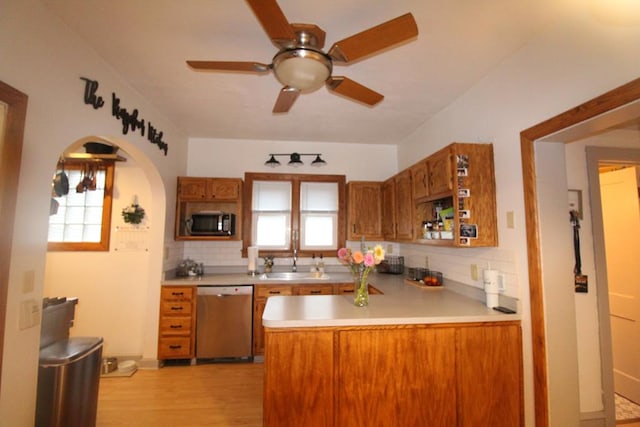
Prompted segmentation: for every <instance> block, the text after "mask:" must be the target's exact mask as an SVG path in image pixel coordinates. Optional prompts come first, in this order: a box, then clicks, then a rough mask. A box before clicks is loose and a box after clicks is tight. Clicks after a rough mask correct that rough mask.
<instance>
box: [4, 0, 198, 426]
mask: <svg viewBox="0 0 640 427" xmlns="http://www.w3.org/2000/svg"><path fill="white" fill-rule="evenodd" d="M0 10H1V11H0V58H2V60H0V78H1V79H2V80H3V81H4V82H5V83H7V84H8V85H10V86H13V87H14V88H16V89H18V90H20V91H22V92H24V93H26V94H27V95H28V97H29V103H28V109H27V117H26V127H25V135H24V147H23V153H22V167H21V173H20V181H19V188H18V200H17V203H16V210H17V215H16V222H15V230H16V232H15V234H14V241H13V249H12V259H11V267H10V272H9V289H8V295H7V313H6V330H5V343H4V357H3V364H2V367H3V371H2V384H1V389H0V420H2V421H1V424H2V425H11V426H27V425H33V416H34V411H35V391H36V379H37V366H38V346H39V337H40V328H39V327H34V328H29V329H25V330H20V329H19V328H18V309H19V306H20V303H21V302H22V301H25V300H35V301H39V300H40V299H41V298H42V296H43V288H44V277H45V263H46V241H47V228H48V213H49V199H50V191H51V187H50V184H51V177H52V174H53V171H54V168H55V163H56V160H57V159H58V156H59V155H60V153H61V152H62V151H63V150H64V149H65V148H66V147H67V146H68V145H69V144H71V143H74V142H76V141H78V140H80V139H82V138H84V137H86V136H88V135H102V136H105V137H108V138H111V139H113V140H115V141H117V142H118V143H119V144H118V145H120V146H124V147H126V150H127V152H128V153H129V154H131V155H132V156H134V157H135V159H136V162H137V163H138V164H139V165H140V166H141V167H142V168H143V169H144V170H145V175H146V177H147V179H148V180H149V182H150V185H151V192H153V194H154V197H153V200H152V201H151V204H150V209H151V210H152V211H155V212H158V213H159V214H160V213H161V214H160V218H154V223H153V224H154V229H153V232H152V237H151V239H152V252H151V253H150V254H149V270H148V271H147V273H146V278H143V279H142V283H140V286H142V287H143V288H142V289H144V291H143V292H144V293H146V297H145V298H144V305H141V304H140V303H139V304H137V306H136V307H135V309H137V310H141V311H142V312H143V313H145V315H144V317H145V318H144V324H143V326H142V329H143V330H144V334H145V336H144V340H143V343H142V347H143V349H142V351H143V352H144V353H149V354H155V351H156V350H155V347H156V346H157V339H156V336H155V334H157V319H158V316H157V313H158V304H159V292H158V286H159V283H160V279H161V275H162V269H163V257H162V252H163V248H164V246H165V245H167V246H170V245H173V242H172V241H171V239H170V237H171V236H172V232H171V233H168V234H167V236H169V241H168V242H165V241H164V236H165V234H166V233H165V232H166V230H167V229H170V230H172V229H173V215H174V203H175V182H176V181H175V179H176V176H178V175H182V174H184V173H185V171H186V140H187V139H186V136H185V135H184V133H183V132H182V131H181V130H180V129H179V128H177V127H176V126H175V125H174V124H172V123H171V122H170V121H169V120H168V119H167V118H166V117H163V116H162V115H161V114H160V113H159V112H158V111H157V110H156V109H155V108H154V107H153V106H152V105H150V104H149V103H148V102H146V101H145V100H144V99H143V98H141V97H140V95H139V94H138V93H136V92H135V91H133V90H132V89H131V88H130V87H129V86H128V85H127V83H126V82H124V81H123V80H122V79H121V78H119V76H118V75H117V74H116V73H114V71H113V70H112V68H111V67H110V66H109V65H108V64H106V63H105V62H104V61H102V60H101V59H100V58H99V57H97V56H96V54H95V52H94V51H93V50H92V49H91V48H90V47H88V46H87V45H86V44H85V43H84V42H83V41H82V40H81V39H80V38H78V37H77V36H75V35H74V34H73V33H72V32H71V31H70V30H68V29H67V28H66V27H65V26H63V25H62V24H61V23H60V22H59V20H58V19H57V18H56V17H55V16H53V15H51V14H50V13H49V12H48V11H47V10H46V9H45V8H44V7H43V6H42V4H41V3H40V2H39V1H37V0H2V3H1V6H0ZM81 76H85V77H89V78H92V79H96V80H98V81H99V82H100V87H99V92H100V93H101V94H102V95H103V96H104V97H105V98H106V99H107V104H106V106H105V107H104V108H102V109H99V110H94V109H93V108H91V107H90V106H88V105H85V104H84V103H83V93H84V83H83V82H82V81H81V80H80V77H81ZM111 92H115V93H116V94H117V95H118V96H119V97H120V98H121V102H122V105H123V106H125V107H127V108H130V109H133V108H138V109H139V111H140V114H141V115H143V116H144V117H145V118H146V119H147V120H148V121H152V122H153V124H154V125H155V127H156V128H158V129H159V130H162V131H163V132H164V140H165V141H166V142H168V143H169V155H168V156H164V154H163V153H162V152H161V151H160V150H159V149H157V147H156V146H155V145H152V144H151V143H149V142H148V141H147V140H146V138H144V137H142V136H140V135H139V134H131V133H130V134H128V135H126V136H124V135H122V132H121V128H122V126H121V124H120V123H119V122H118V121H117V120H116V119H115V118H113V117H111V111H110V96H111ZM165 211H166V224H165V215H164V212H165ZM176 250H177V251H181V247H180V246H176ZM105 274H113V275H114V276H115V277H118V274H119V273H117V272H115V271H113V272H109V271H108V269H107V268H105ZM31 275H33V277H34V278H35V283H34V288H33V290H30V289H28V287H27V288H25V289H23V284H24V283H25V282H26V281H27V280H28V277H30V276H31ZM105 280H106V281H110V280H115V279H109V278H107V279H105ZM76 281H82V282H84V281H85V278H84V277H82V276H80V275H78V277H77V278H76ZM136 299H137V301H138V302H140V298H139V296H138V297H136ZM113 308H114V309H115V307H113ZM77 326H78V325H77ZM83 327H84V326H83ZM16 402H19V403H20V404H19V405H17V404H16Z"/></svg>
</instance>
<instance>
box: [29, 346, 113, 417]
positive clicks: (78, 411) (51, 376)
mask: <svg viewBox="0 0 640 427" xmlns="http://www.w3.org/2000/svg"><path fill="white" fill-rule="evenodd" d="M102 344H103V339H102V338H100V337H72V338H66V339H62V340H58V341H55V342H53V343H52V344H50V345H48V346H46V347H44V348H42V349H40V361H39V363H40V366H39V369H38V396H37V403H36V427H63V426H64V427H76V426H77V427H91V426H95V425H96V415H97V410H98V388H99V384H100V369H101V364H102Z"/></svg>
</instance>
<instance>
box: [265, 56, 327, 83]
mask: <svg viewBox="0 0 640 427" xmlns="http://www.w3.org/2000/svg"><path fill="white" fill-rule="evenodd" d="M331 69H332V65H331V59H329V58H328V57H327V56H326V55H325V54H323V53H322V52H318V51H315V50H310V49H301V48H298V49H292V50H288V51H284V52H280V53H278V54H277V55H276V56H275V57H274V58H273V72H274V74H275V76H276V78H277V79H278V81H280V83H282V84H283V85H285V86H289V87H292V88H295V89H299V90H301V91H312V90H315V89H318V88H319V87H320V86H322V85H323V84H324V82H325V81H326V80H327V79H328V78H329V76H330V75H331Z"/></svg>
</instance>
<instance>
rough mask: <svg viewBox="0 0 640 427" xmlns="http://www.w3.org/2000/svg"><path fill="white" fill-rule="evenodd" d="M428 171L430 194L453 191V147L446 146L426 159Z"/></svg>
mask: <svg viewBox="0 0 640 427" xmlns="http://www.w3.org/2000/svg"><path fill="white" fill-rule="evenodd" d="M426 162H427V171H428V187H429V188H428V195H429V196H434V195H438V194H445V193H449V192H451V190H452V189H453V166H452V163H453V160H452V153H451V148H450V147H446V148H443V149H442V150H440V151H438V152H436V153H434V154H433V155H431V156H429V157H428V158H427V159H426Z"/></svg>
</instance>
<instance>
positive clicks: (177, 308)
mask: <svg viewBox="0 0 640 427" xmlns="http://www.w3.org/2000/svg"><path fill="white" fill-rule="evenodd" d="M171 310H184V308H183V307H182V306H179V305H174V306H173V307H171Z"/></svg>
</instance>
